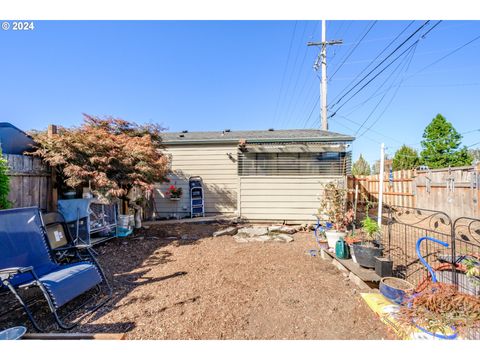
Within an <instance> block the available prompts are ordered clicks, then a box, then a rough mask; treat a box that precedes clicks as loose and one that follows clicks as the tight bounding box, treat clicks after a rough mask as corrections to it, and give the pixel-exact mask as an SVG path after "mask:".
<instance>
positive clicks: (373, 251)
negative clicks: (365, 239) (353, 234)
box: [352, 244, 383, 269]
mask: <svg viewBox="0 0 480 360" xmlns="http://www.w3.org/2000/svg"><path fill="white" fill-rule="evenodd" d="M352 250H353V256H355V260H357V263H358V265H360V266H363V267H366V268H371V269H374V268H375V257H381V256H382V254H383V247H382V246H380V247H374V246H372V245H362V244H352Z"/></svg>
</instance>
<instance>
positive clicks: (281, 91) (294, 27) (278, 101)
mask: <svg viewBox="0 0 480 360" xmlns="http://www.w3.org/2000/svg"><path fill="white" fill-rule="evenodd" d="M297 22H298V21H295V25H294V26H293V31H292V36H291V37H290V45H289V46H288V56H287V62H286V63H285V68H284V70H283V75H282V82H281V85H280V92H279V93H278V99H277V105H276V106H275V114H274V116H273V122H274V123H276V120H277V113H278V107H279V105H280V99H281V97H282V93H283V85H284V83H285V75H286V74H287V69H288V63H289V62H290V55H291V53H292V44H293V39H294V37H295V32H296V31H297Z"/></svg>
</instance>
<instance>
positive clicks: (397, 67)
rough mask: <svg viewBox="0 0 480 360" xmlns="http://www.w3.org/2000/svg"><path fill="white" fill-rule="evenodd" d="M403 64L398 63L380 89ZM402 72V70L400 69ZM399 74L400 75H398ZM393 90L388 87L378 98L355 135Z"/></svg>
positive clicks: (406, 56)
mask: <svg viewBox="0 0 480 360" xmlns="http://www.w3.org/2000/svg"><path fill="white" fill-rule="evenodd" d="M412 49H415V48H412ZM408 55H409V53H407V54H406V55H405V58H404V60H405V59H407V58H408ZM402 64H403V62H399V63H398V65H397V66H396V67H395V69H394V70H393V71H392V72H391V73H390V75H389V76H388V77H387V78H386V79H385V81H384V82H383V83H382V85H381V86H380V88H382V87H383V86H384V85H385V84H386V83H387V82H388V80H390V78H391V77H392V76H393V74H395V72H396V71H397V70H398V69H399V68H400V66H402ZM402 70H403V68H402ZM399 74H400V73H399ZM397 78H398V75H397ZM392 88H393V85H390V87H389V88H388V89H387V90H386V91H385V93H384V94H383V96H382V97H381V98H380V100H379V101H378V102H377V104H376V105H375V106H374V107H373V109H372V111H371V112H370V113H369V114H368V116H367V118H366V119H365V120H364V121H363V122H362V123H361V124H360V127H359V128H358V129H357V131H356V132H355V135H357V134H358V132H359V131H360V130H361V129H362V128H363V126H364V125H365V124H366V123H367V121H368V120H370V117H371V116H372V115H373V113H374V112H375V110H377V108H378V107H379V106H380V104H381V103H382V101H383V99H385V97H386V96H387V94H388V92H389V91H390V90H391V89H392ZM361 136H362V135H360V136H359V137H361Z"/></svg>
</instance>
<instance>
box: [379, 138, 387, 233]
mask: <svg viewBox="0 0 480 360" xmlns="http://www.w3.org/2000/svg"><path fill="white" fill-rule="evenodd" d="M384 173H385V144H384V143H382V145H381V147H380V173H379V174H378V180H379V184H380V186H379V189H378V217H377V222H378V226H379V227H380V229H382V210H383V177H384Z"/></svg>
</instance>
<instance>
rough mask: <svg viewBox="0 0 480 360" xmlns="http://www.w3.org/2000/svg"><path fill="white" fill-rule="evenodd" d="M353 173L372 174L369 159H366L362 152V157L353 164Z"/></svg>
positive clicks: (359, 174)
mask: <svg viewBox="0 0 480 360" xmlns="http://www.w3.org/2000/svg"><path fill="white" fill-rule="evenodd" d="M352 175H355V176H361V175H370V165H369V163H368V162H367V160H365V159H364V157H363V155H362V154H360V157H359V158H358V160H357V161H355V163H354V164H353V166H352Z"/></svg>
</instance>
